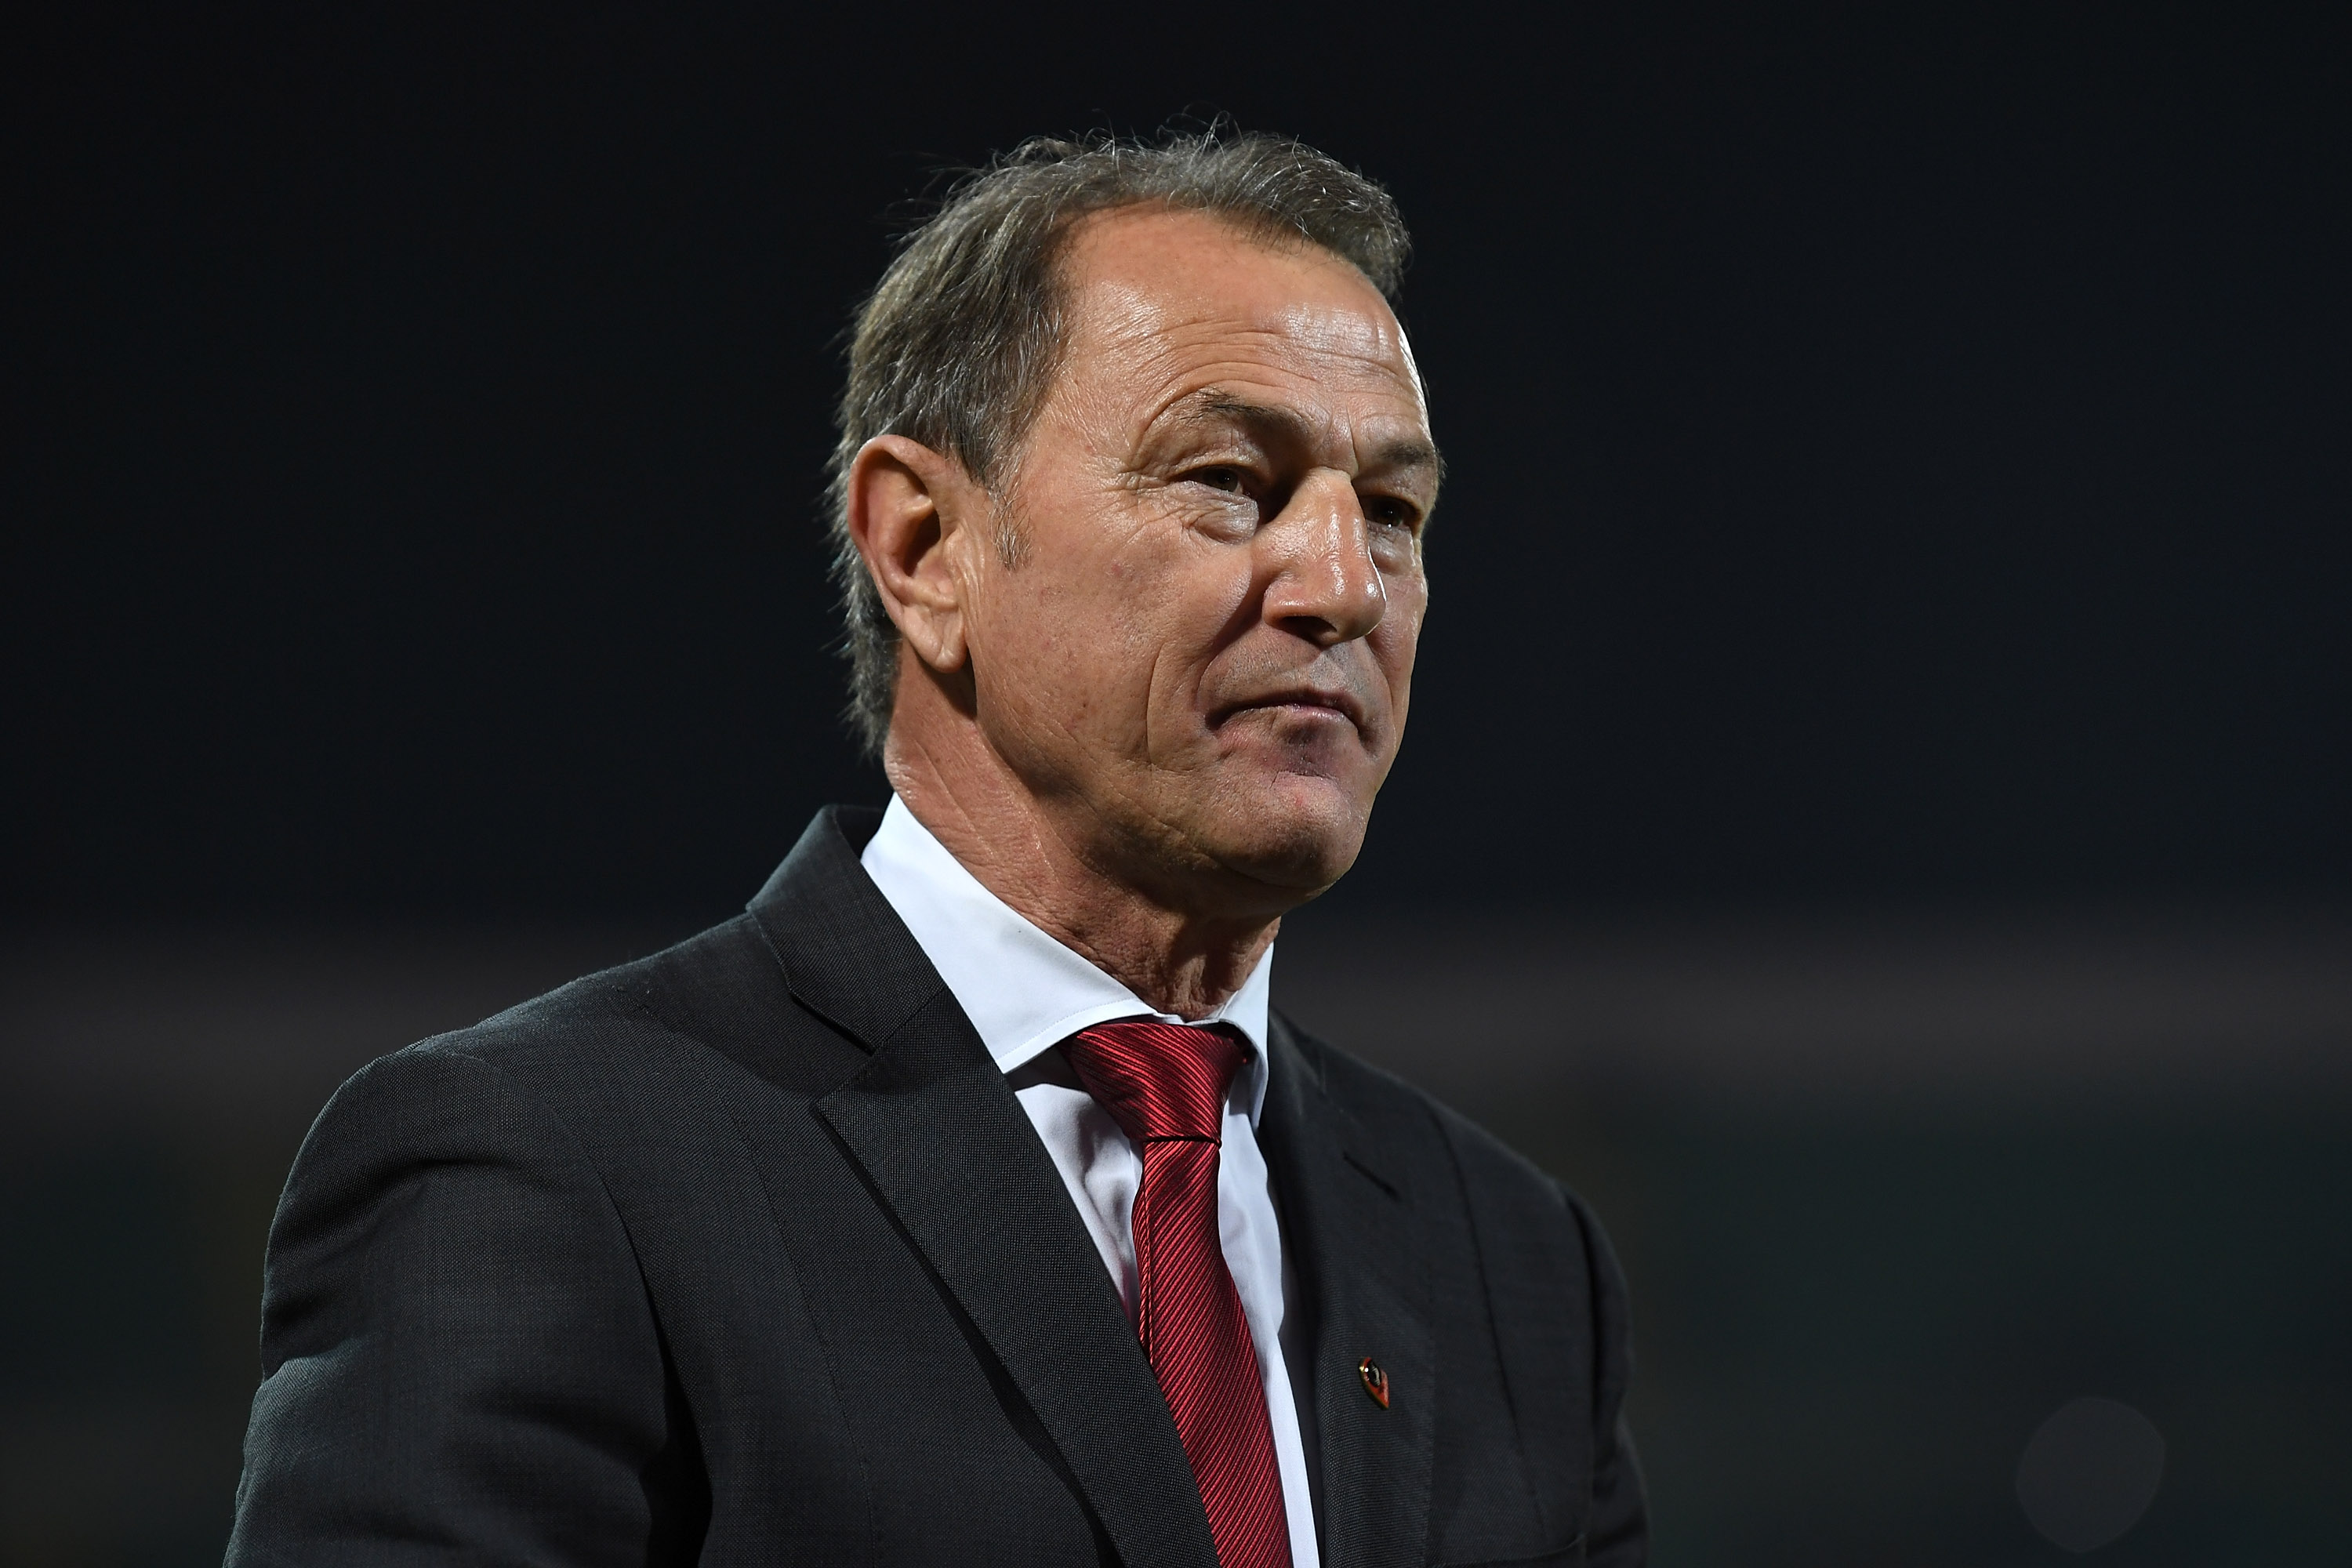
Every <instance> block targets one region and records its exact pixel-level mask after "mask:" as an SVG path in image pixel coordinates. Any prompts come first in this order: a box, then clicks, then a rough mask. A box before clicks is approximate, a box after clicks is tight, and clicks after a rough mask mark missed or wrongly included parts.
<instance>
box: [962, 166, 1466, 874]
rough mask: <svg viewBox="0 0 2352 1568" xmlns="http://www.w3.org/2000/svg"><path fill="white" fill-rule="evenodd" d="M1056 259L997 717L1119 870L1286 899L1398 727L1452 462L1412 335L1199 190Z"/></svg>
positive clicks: (1362, 290)
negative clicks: (1431, 415)
mask: <svg viewBox="0 0 2352 1568" xmlns="http://www.w3.org/2000/svg"><path fill="white" fill-rule="evenodd" d="M1064 278H1065V281H1066V288H1067V290H1068V294H1067V301H1068V316H1067V318H1066V321H1067V336H1066V353H1065V357H1064V361H1063V364H1062V368H1061V370H1060V373H1059V374H1058V376H1057V378H1056V380H1055V385H1054V387H1053V389H1052V391H1051V393H1050V394H1049V395H1048V396H1047V400H1046V402H1045V405H1044V407H1043V409H1042V410H1041V411H1040V413H1039V415H1038V417H1037V420H1036V423H1035V425H1034V427H1033V429H1032V430H1031V432H1030V434H1029V436H1028V438H1027V440H1026V442H1025V444H1024V447H1022V448H1021V450H1020V451H1019V452H1018V453H1017V454H1016V455H1015V457H1014V459H1013V464H1012V466H1011V470H1010V472H1009V473H1008V475H1007V476H1006V477H1005V479H1004V482H1003V484H1002V485H1001V486H1000V492H1001V496H1002V500H1003V512H1004V518H1005V521H1007V522H1008V523H1009V525H1010V538H1011V539H1012V540H1013V544H1014V548H1013V553H1014V556H1015V560H1014V561H1013V563H1012V564H1010V565H1007V564H1005V563H1003V561H1001V560H999V559H997V556H996V552H994V551H990V552H985V555H984V557H983V558H979V559H974V568H975V570H974V577H975V580H974V581H972V582H971V584H970V588H971V590H972V592H971V597H970V599H969V600H968V601H967V606H966V616H965V626H966V627H967V635H968V637H969V638H970V649H971V679H972V682H973V692H974V698H975V700H976V708H977V715H978V720H979V722H980V724H981V726H982V730H983V732H984V733H985V734H986V736H987V738H988V740H989V742H990V743H991V744H992V746H993V747H994V749H995V750H996V751H997V752H998V753H999V754H1000V755H1001V756H1002V757H1003V758H1004V759H1005V761H1006V762H1007V763H1009V764H1010V766H1011V767H1012V768H1013V771H1014V773H1016V774H1017V775H1018V776H1020V778H1021V779H1022V780H1023V782H1024V784H1025V785H1026V787H1027V788H1028V789H1029V790H1030V791H1031V792H1032V793H1033V794H1034V795H1035V796H1036V797H1037V798H1038V799H1039V801H1040V802H1041V803H1042V804H1044V805H1046V806H1047V808H1048V809H1049V810H1050V811H1052V812H1053V813H1054V814H1055V816H1056V818H1057V819H1058V820H1060V821H1061V822H1063V823H1064V824H1065V825H1066V826H1065V827H1064V832H1065V835H1066V837H1067V838H1068V839H1069V841H1070V842H1071V843H1072V844H1073V846H1074V847H1076V848H1077V849H1078V851H1079V853H1080V854H1081V855H1082V856H1084V857H1086V858H1088V859H1089V860H1091V861H1093V862H1095V863H1096V864H1097V868H1098V869H1100V870H1103V871H1105V872H1107V873H1109V874H1111V875H1114V876H1116V877H1118V879H1121V880H1124V881H1126V882H1127V883H1129V885H1131V886H1135V887H1137V888H1138V889H1139V890H1143V891H1145V892H1146V893H1147V894H1150V895H1154V896H1157V897H1160V898H1161V899H1163V900H1166V901H1167V902H1169V903H1170V904H1171V906H1172V907H1177V908H1190V907H1192V906H1196V905H1198V904H1201V903H1202V902H1204V901H1205V902H1207V903H1210V904H1212V905H1216V906H1222V909H1221V910H1220V912H1244V911H1256V910H1264V911H1266V912H1279V910H1281V909H1285V908H1288V907H1289V906H1291V905H1293V904H1296V903H1297V902H1298V901H1300V900H1302V899H1304V898H1307V897H1310V896H1312V895H1313V894H1314V893H1316V892H1318V891H1320V890H1321V889H1324V888H1326V887H1328V886H1329V885H1330V884H1331V883H1332V882H1333V881H1335V880H1337V879H1339V876H1340V874H1341V873H1342V872H1344V871H1345V870H1346V869H1347V868H1348V867H1349V865H1350V864H1351V863H1353V861H1354V860H1355V858H1356V853H1357V850H1358V848H1359V847H1360V846H1361V844H1362V842H1363V835H1364V827H1365V824H1366V821H1367V819H1368V818H1369V816H1370V812H1371V805H1372V797H1373V796H1374V795H1376V794H1377V793H1378V792H1379V790H1380V786H1381V781H1382V780H1383V779H1384V778H1386V777H1387V775H1388V771H1389V764H1390V763H1391V762H1392V761H1393V760H1394V758H1395V756H1396V749H1397V742H1398V741H1399V739H1400V738H1401V737H1402V733H1403V731H1404V720H1405V705H1406V697H1407V693H1408V691H1409V689H1410V687H1411V684H1412V660H1413V650H1414V646H1415V644H1416V642H1417V640H1418V638H1419V637H1420V634H1421V623H1422V616H1423V611H1424V608H1425V606H1426V605H1427V602H1428V593H1429V589H1428V581H1427V579H1426V577H1425V576H1424V575H1423V569H1422V530H1423V525H1424V523H1425V522H1426V520H1427V519H1428V516H1429V513H1430V510H1431V509H1432V507H1433V505H1434V504H1435V501H1436V499H1437V479H1438V471H1437V469H1438V465H1437V454H1436V448H1435V447H1434V446H1433V443H1432V441H1431V438H1430V434H1429V424H1428V416H1427V411H1426V408H1425V406H1424V403H1423V396H1422V390H1421V384H1420V378H1419V376H1418V374H1416V373H1415V371H1414V368H1413V363H1412V354H1411V351H1410V349H1409V348H1408V346H1407V345H1406V342H1405V339H1404V334H1403V332H1402V330H1401V329H1400V328H1399V327H1398V324H1397V321H1396V318H1395V317H1394V316H1393V315H1392V314H1391V312H1390V310H1389V308H1388V306H1387V304H1386V303H1385V302H1384V301H1383V300H1381V296H1380V294H1379V292H1378V291H1377V290H1376V289H1373V288H1372V287H1371V285H1370V283H1369V282H1367V281H1366V280H1365V279H1364V278H1363V276H1362V275H1361V274H1360V273H1359V272H1357V271H1356V270H1355V269H1354V268H1352V267H1350V266H1349V265H1348V264H1347V263H1345V262H1343V261H1340V260H1339V259H1337V258H1334V257H1331V256H1329V255H1328V254H1326V253H1325V252H1323V251H1321V250H1318V249H1316V248H1313V247H1307V246H1303V245H1301V246H1269V245H1267V244H1266V243H1264V242H1262V241H1260V240H1257V239H1255V238H1252V237H1246V236H1244V235H1243V234H1241V233H1239V232H1237V231H1236V230H1235V229H1234V228H1233V227H1231V226H1227V225H1225V224H1223V223H1222V222H1219V221H1217V220H1215V219H1213V218H1209V217H1205V216H1199V215H1194V214H1170V213H1165V212H1159V211H1135V212H1123V213H1112V214H1108V215H1106V216H1099V217H1097V218H1094V219H1091V220H1089V221H1087V223H1086V224H1085V225H1084V226H1082V227H1081V228H1080V229H1079V231H1078V232H1077V233H1076V235H1075V236H1073V237H1072V242H1071V246H1070V248H1069V251H1068V253H1067V255H1066V260H1065V273H1064ZM968 559H973V558H968ZM983 561H984V563H982V562H983ZM1200 912H1210V911H1209V910H1201V911H1200Z"/></svg>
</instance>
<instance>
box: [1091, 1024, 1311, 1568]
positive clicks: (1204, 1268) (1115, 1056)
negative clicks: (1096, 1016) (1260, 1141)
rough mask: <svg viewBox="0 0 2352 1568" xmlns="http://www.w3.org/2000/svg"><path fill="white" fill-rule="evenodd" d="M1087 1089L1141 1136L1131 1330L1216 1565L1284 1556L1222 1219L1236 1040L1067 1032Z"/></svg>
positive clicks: (1265, 1428) (1252, 1363)
mask: <svg viewBox="0 0 2352 1568" xmlns="http://www.w3.org/2000/svg"><path fill="white" fill-rule="evenodd" d="M1062 1050H1063V1054H1065V1055H1066V1056H1067V1057H1068V1058H1070V1066H1071V1067H1073V1068H1076V1070H1077V1075H1078V1081H1079V1082H1081V1083H1083V1084H1085V1085H1086V1086H1087V1093H1088V1094H1091V1095H1093V1096H1094V1097H1095V1100H1096V1101H1097V1103H1098V1104H1100V1105H1101V1106H1102V1108H1103V1109H1104V1110H1108V1111H1109V1112H1110V1114H1111V1120H1112V1121H1116V1122H1118V1125H1119V1128H1120V1130H1121V1131H1124V1132H1125V1133H1126V1134H1127V1135H1128V1136H1129V1138H1132V1139H1134V1140H1135V1141H1136V1142H1138V1143H1140V1144H1142V1145H1143V1185H1142V1186H1141V1187H1139V1188H1138V1189H1137V1191H1136V1194H1135V1266H1136V1275H1137V1278H1138V1280H1139V1284H1138V1288H1137V1293H1138V1295H1139V1298H1140V1300H1139V1303H1138V1307H1137V1311H1136V1331H1137V1332H1138V1333H1139V1334H1140V1335H1142V1337H1143V1353H1144V1354H1145V1355H1146V1356H1148V1357H1150V1361H1151V1373H1152V1375H1153V1376H1155V1377H1157V1378H1158V1379H1159V1380H1160V1393H1161V1394H1164V1395H1166V1396H1167V1399H1168V1409H1169V1412H1170V1414H1171V1415H1174V1416H1175V1417H1176V1435H1177V1436H1179V1437H1181V1438H1182V1439H1183V1441H1184V1457H1185V1458H1188V1459H1190V1460H1192V1479H1193V1480H1195V1481H1196V1482H1198V1483H1199V1484H1200V1488H1201V1501H1202V1503H1203V1504H1204V1505H1206V1507H1207V1508H1208V1510H1209V1531H1210V1533H1211V1534H1213V1535H1214V1536H1215V1537H1216V1541H1217V1561H1218V1563H1220V1564H1221V1568H1289V1563H1290V1531H1289V1530H1288V1528H1287V1526H1286V1524H1285V1523H1284V1521H1283V1513H1282V1471H1281V1469H1280V1468H1278V1467H1277V1466H1276V1463H1275V1458H1274V1426H1273V1423H1271V1422H1270V1421H1268V1420H1267V1419H1266V1414H1265V1385H1264V1384H1262V1383H1260V1382H1259V1381H1258V1371H1257V1352H1256V1351H1255V1349H1253V1348H1252V1346H1251V1343H1250V1330H1249V1320H1248V1319H1247V1318H1246V1317H1244V1315H1243V1313H1242V1298H1241V1293H1240V1292H1239V1291H1237V1290H1235V1289H1234V1277H1233V1272H1232V1271H1231V1270H1230V1269H1228V1268H1226V1267H1225V1249H1224V1246H1223V1242H1222V1241H1221V1240H1220V1239H1219V1236H1218V1226H1217V1158H1218V1156H1217V1148H1218V1143H1219V1142H1220V1138H1221V1134H1222V1131H1223V1122H1224V1114H1225V1091H1226V1089H1228V1088H1229V1087H1230V1086H1231V1085H1232V1083H1233V1081H1234V1069H1236V1068H1239V1067H1240V1066H1241V1063H1242V1046H1241V1043H1240V1042H1239V1041H1238V1040H1236V1039H1234V1037H1233V1036H1232V1035H1231V1034H1230V1033H1229V1032H1228V1031H1226V1030H1225V1029H1223V1028H1213V1029H1195V1028H1191V1027H1188V1026H1184V1025H1181V1024H1159V1023H1150V1022H1146V1021H1142V1020H1137V1021H1132V1022H1128V1023H1118V1024H1097V1025H1096V1026H1094V1027H1093V1028H1091V1029H1081V1030H1079V1031H1078V1032H1077V1033H1076V1035H1074V1036H1072V1037H1070V1038H1069V1039H1067V1040H1066V1041H1064V1042H1063V1043H1062Z"/></svg>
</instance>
